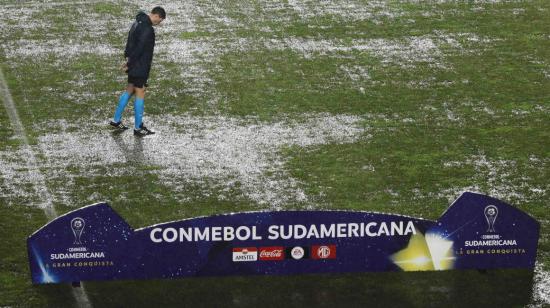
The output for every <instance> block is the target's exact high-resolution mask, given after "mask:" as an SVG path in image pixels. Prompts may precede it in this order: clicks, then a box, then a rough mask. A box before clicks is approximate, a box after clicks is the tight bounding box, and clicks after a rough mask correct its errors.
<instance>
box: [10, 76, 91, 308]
mask: <svg viewBox="0 0 550 308" xmlns="http://www.w3.org/2000/svg"><path fill="white" fill-rule="evenodd" d="M0 98H1V99H2V101H3V102H4V107H5V109H6V112H7V114H8V117H9V119H10V123H11V125H12V127H13V129H14V132H15V136H16V137H17V138H19V139H20V140H21V141H22V142H23V144H22V148H23V152H24V153H25V157H26V169H27V172H28V173H29V175H30V178H31V180H32V184H33V187H34V188H35V189H36V192H37V196H38V197H39V198H41V202H40V204H41V208H42V209H43V210H44V212H45V213H46V217H47V218H48V220H52V219H54V218H56V217H57V212H56V210H55V207H54V205H53V201H52V200H53V197H52V195H51V194H50V192H49V191H48V187H47V186H46V179H45V177H44V174H42V172H41V171H40V168H39V165H38V160H37V159H36V155H35V153H34V152H33V150H32V148H31V146H30V143H29V139H28V138H27V133H26V131H25V127H24V126H23V123H22V122H21V119H20V118H19V114H17V108H16V107H15V104H14V102H13V98H12V97H11V93H10V91H9V89H8V84H7V83H6V79H5V78H4V73H3V72H2V69H1V68H0ZM71 289H72V293H73V296H74V298H75V300H76V303H77V305H78V307H92V304H91V302H90V299H89V298H88V295H87V294H86V291H85V290H84V285H83V284H82V287H81V288H71Z"/></svg>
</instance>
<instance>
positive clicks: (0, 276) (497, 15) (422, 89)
mask: <svg viewBox="0 0 550 308" xmlns="http://www.w3.org/2000/svg"><path fill="white" fill-rule="evenodd" d="M351 2H353V3H358V4H360V5H365V6H366V5H367V3H366V2H362V1H351ZM3 3H6V4H13V5H23V6H24V5H26V4H17V3H19V1H7V2H6V1H4V2H3ZM28 3H31V1H27V4H28ZM33 3H34V2H33ZM196 5H197V6H199V7H198V8H197V10H196V11H192V10H191V11H186V13H188V14H189V16H187V15H186V16H185V17H182V16H178V15H177V14H175V13H174V14H172V12H170V11H169V12H168V18H173V19H172V20H170V22H173V23H174V24H176V25H178V27H176V29H177V30H176V31H172V30H170V28H169V27H167V28H168V30H167V29H165V28H161V29H159V30H157V38H158V40H157V51H158V53H157V54H155V62H154V66H153V70H152V75H151V80H150V84H151V87H150V88H149V89H148V92H147V97H146V117H147V116H150V115H154V116H161V115H167V116H179V115H182V114H186V115H193V116H221V117H228V118H235V119H249V120H250V121H257V122H258V123H276V122H279V121H282V120H294V121H298V122H300V121H302V120H304V119H308V118H309V117H311V116H312V115H318V114H320V113H321V114H328V115H342V114H345V115H354V116H357V117H359V118H360V119H361V121H360V123H361V124H360V125H362V126H363V127H364V129H365V132H364V133H363V135H361V136H359V137H358V140H357V141H355V142H352V143H349V142H348V143H336V142H334V143H328V144H321V145H314V146H309V147H299V146H284V147H282V148H280V149H276V150H274V152H276V153H274V154H277V155H279V157H280V159H281V161H282V162H283V170H284V171H285V172H287V174H288V175H289V176H291V177H293V178H294V179H296V180H297V181H298V182H299V187H300V188H301V189H303V191H304V192H305V193H306V195H307V196H308V198H309V199H310V200H311V201H312V203H314V205H315V206H316V207H317V208H323V209H349V210H364V211H380V212H390V213H396V214H404V215H411V216H418V217H424V218H427V219H436V218H438V217H439V216H440V215H441V213H442V212H443V211H444V210H445V209H446V208H447V207H448V204H449V198H452V197H457V196H458V194H460V192H461V191H460V189H462V188H467V187H477V188H478V189H479V190H480V191H482V192H498V193H500V194H502V195H504V196H506V198H504V199H503V201H507V202H509V203H511V204H513V205H515V206H517V207H519V208H521V209H522V210H524V211H526V212H527V213H529V214H530V215H532V216H533V217H535V218H537V219H538V220H539V221H540V222H541V238H540V241H539V254H538V257H537V262H538V263H540V264H542V266H543V268H544V269H546V270H547V271H548V270H550V223H549V222H550V214H549V212H548V190H549V188H550V186H549V185H550V184H549V181H548V176H549V172H548V170H549V168H548V164H549V162H550V161H549V160H548V157H550V142H549V140H550V133H549V132H550V107H549V106H550V101H549V98H550V78H549V77H548V75H549V74H550V60H548V59H550V39H549V38H550V30H549V29H550V20H549V19H548V18H547V15H548V12H549V10H550V3H549V2H547V1H542V0H540V1H538V0H534V1H522V2H517V3H514V2H511V3H507V2H505V3H497V4H474V3H470V2H458V3H457V2H451V3H439V4H437V3H431V2H422V3H402V2H397V1H396V2H388V3H387V7H386V8H385V9H381V8H378V9H373V14H374V15H373V17H372V18H365V19H362V20H350V19H348V18H346V17H345V15H344V16H342V15H340V14H337V13H327V14H323V15H319V16H313V17H301V16H300V14H299V13H298V12H297V11H295V10H294V9H292V8H291V7H290V5H289V4H288V3H287V2H286V1H284V2H281V3H280V4H278V6H276V5H275V4H274V3H268V2H266V1H250V2H242V1H230V2H224V3H220V2H214V1H204V2H201V3H197V4H196ZM323 5H324V4H323V3H315V2H311V3H310V6H312V7H311V8H310V9H311V10H312V11H313V10H314V9H319V8H322V7H323ZM44 6H45V7H48V5H44ZM25 7H26V9H27V10H28V11H27V12H26V13H25V11H24V10H23V11H21V12H20V13H19V14H6V17H5V23H4V24H3V25H2V26H1V28H2V29H3V30H2V31H1V33H0V39H2V40H3V41H4V42H6V44H10V42H19V41H22V42H25V41H27V40H30V41H33V42H35V43H37V44H39V43H47V42H48V41H52V40H55V39H61V40H63V41H67V42H70V41H72V42H77V43H78V44H82V45H84V46H93V45H94V44H105V45H108V46H110V47H111V48H113V49H116V50H119V51H120V55H119V54H108V55H97V54H93V53H89V52H85V51H84V50H83V51H82V52H80V53H78V54H77V55H74V56H60V55H58V54H56V52H53V51H51V50H50V51H48V50H46V51H45V53H46V56H44V57H37V58H32V57H25V56H21V57H17V58H10V57H8V51H9V50H8V49H7V48H6V49H4V45H3V47H2V48H0V61H1V63H2V64H1V67H2V70H3V72H4V75H5V76H6V79H7V82H8V86H9V88H10V91H11V94H12V96H13V100H14V101H15V103H16V105H17V109H18V112H19V116H20V117H21V120H22V122H23V125H24V126H25V128H26V130H27V135H28V137H29V140H30V142H31V144H32V145H33V149H34V150H35V152H36V155H37V157H38V159H39V161H40V162H44V165H43V166H42V168H41V171H42V172H43V174H44V175H45V176H46V185H47V187H48V189H49V190H50V192H51V193H52V195H53V196H54V204H55V207H56V210H57V211H58V213H59V214H63V213H65V212H68V211H71V210H74V209H75V208H77V207H80V206H84V205H87V204H90V203H94V202H99V201H108V202H110V203H111V205H112V206H113V207H114V208H115V210H116V211H117V212H118V213H120V214H121V216H122V217H124V218H125V219H126V220H127V221H128V222H129V223H130V224H131V225H132V226H133V227H135V228H139V227H143V226H147V225H151V224H155V223H160V222H165V221H171V220H177V219H183V218H188V217H196V216H203V215H212V214H220V213H229V212H240V211H251V210H264V209H268V208H269V207H266V206H264V205H261V204H258V203H257V202H255V201H254V200H251V198H249V197H247V195H246V193H245V191H244V190H245V188H243V187H240V186H239V185H235V186H234V187H232V188H231V189H230V190H229V191H227V190H226V187H220V184H219V182H216V181H215V180H213V179H206V178H205V179H201V180H197V179H190V180H189V181H188V183H187V182H186V183H187V184H186V185H185V187H184V188H182V189H175V188H173V187H171V186H170V185H168V184H167V183H164V182H163V179H162V178H161V177H160V176H159V175H158V171H159V168H160V167H159V165H158V164H154V163H153V162H150V161H148V160H145V159H143V158H140V157H138V156H139V153H138V154H136V153H133V152H132V151H133V149H134V148H133V147H132V146H130V147H129V148H128V149H126V150H125V153H127V155H128V157H130V159H128V161H126V162H123V163H115V164H112V165H100V164H97V163H94V162H86V161H83V162H79V163H77V164H73V165H70V166H65V165H64V164H62V162H57V161H55V158H50V157H46V156H45V155H44V153H42V152H41V148H40V140H41V139H40V138H41V137H44V136H46V135H48V134H55V133H57V132H58V131H56V130H54V131H52V128H51V127H52V126H51V125H53V124H52V123H65V124H66V125H67V126H68V128H65V129H66V132H75V133H81V132H84V131H86V129H89V128H92V129H93V130H96V129H97V127H100V125H101V124H98V123H104V122H106V121H107V119H108V118H109V117H111V115H112V112H113V109H114V107H115V104H116V101H117V96H118V95H119V94H120V92H121V91H122V90H123V88H124V85H125V81H126V80H125V76H124V75H123V74H121V72H120V71H119V70H118V67H119V65H120V64H121V61H122V50H123V48H124V43H125V38H126V35H127V32H126V31H127V29H126V28H125V29H122V30H121V29H119V27H120V25H124V27H126V26H129V24H130V23H131V21H132V19H133V16H135V13H136V11H137V7H135V6H133V5H130V4H127V3H116V2H94V3H92V4H89V5H88V4H84V5H83V4H78V5H68V4H67V5H61V6H56V7H53V8H52V7H50V8H44V9H33V8H32V6H30V5H29V6H25ZM60 10H61V11H63V12H64V13H63V14H60ZM383 10H395V11H398V12H402V13H403V16H397V17H395V18H392V17H391V16H386V15H377V13H380V12H381V11H383ZM2 12H6V11H2ZM426 13H429V14H426ZM25 14H26V15H25ZM22 15H25V16H26V17H27V18H26V19H23V21H21V20H22V19H20V18H22V17H21V16H22ZM90 16H91V17H94V18H97V17H98V16H101V17H102V18H101V19H100V20H93V22H94V23H97V24H95V26H91V28H90V27H88V22H90V20H88V19H87V18H86V17H90ZM226 19H227V20H229V22H228V21H227V20H226ZM32 20H34V21H47V23H45V25H44V27H41V26H40V27H39V26H35V27H30V26H29V25H28V23H30V22H31V21H32ZM37 24H38V25H42V24H41V23H37ZM181 25H184V26H185V27H179V26H181ZM187 25H190V26H189V27H187ZM88 30H93V31H88ZM411 37H417V38H427V39H431V40H432V41H433V42H434V43H435V44H436V45H437V47H438V51H439V54H437V55H434V61H433V62H432V63H430V62H425V61H416V60H414V59H413V61H412V62H410V63H408V64H409V65H408V66H404V65H403V63H400V61H399V60H394V61H389V62H386V61H384V60H385V58H384V56H385V54H384V52H383V51H382V52H375V51H370V50H357V49H352V50H349V51H342V50H341V51H334V52H331V51H325V52H319V51H312V52H309V53H307V54H304V53H302V52H301V51H299V50H291V49H288V48H279V49H269V48H266V45H265V43H266V42H269V41H270V40H274V41H276V42H280V41H282V40H284V39H295V40H304V41H327V42H333V44H334V45H335V46H339V47H350V48H351V47H353V46H354V45H356V44H357V42H358V41H359V42H370V41H371V40H378V39H381V40H384V42H386V43H387V44H405V45H406V44H407V42H408V40H409V39H411ZM446 38H450V40H449V41H446ZM474 38H478V39H479V40H478V41H476V40H475V39H474ZM485 39H487V40H488V41H487V42H485V41H484V40H485ZM240 40H242V41H240ZM453 40H454V42H453ZM177 41H181V42H183V43H182V44H188V45H189V46H195V45H197V44H198V45H199V46H200V44H202V43H205V44H212V46H213V47H212V50H201V49H199V50H195V51H193V52H191V54H189V55H186V56H188V57H189V59H187V60H189V62H185V63H180V62H177V61H174V60H171V58H170V57H167V55H166V54H162V53H161V51H162V48H161V47H162V44H170V43H174V42H177ZM242 42H245V43H242ZM232 43H233V44H234V45H231V44H232ZM86 44H88V45H86ZM457 44H458V45H459V46H460V47H456V45H457ZM405 45H404V46H405ZM6 46H8V45H6ZM9 46H12V45H9ZM186 46H187V45H186ZM224 46H225V49H224ZM227 46H238V47H239V48H238V49H232V48H227ZM12 47H13V46H12ZM218 48H219V49H218ZM191 50H192V49H191ZM434 62H437V63H439V64H441V65H434ZM357 68H361V70H359V69H357ZM350 71H351V74H349V73H348V72H350ZM190 72H191V73H190ZM184 73H185V74H184ZM130 110H131V109H130ZM126 115H127V116H130V115H131V111H127V114H126ZM56 125H57V124H56ZM53 127H57V126H55V125H54V126H53ZM153 128H154V125H153ZM174 128H175V129H176V130H177V131H178V132H181V133H186V130H185V128H186V126H185V123H183V124H181V123H176V124H174ZM13 134H14V132H13V128H12V127H11V125H10V121H9V118H8V117H7V114H6V112H5V110H3V106H2V105H0V152H1V153H0V154H3V155H4V156H5V157H7V158H9V159H10V160H11V161H12V162H16V163H18V164H19V163H20V164H21V168H19V169H18V172H21V173H22V174H24V173H25V172H26V168H27V166H26V165H25V157H18V156H17V154H16V153H17V152H16V151H17V150H18V149H19V146H20V145H21V142H20V141H19V140H17V139H16V138H14V136H13ZM105 136H106V137H105V138H107V139H106V140H110V138H116V136H110V135H108V133H106V135H105ZM98 142H100V141H98ZM10 155H12V156H10ZM132 155H134V156H135V157H134V156H132ZM0 159H2V156H0ZM56 163H58V164H56ZM0 170H2V169H1V168H0ZM111 170H119V171H121V172H119V173H117V174H116V175H114V176H110V175H109V174H110V173H109V171H111ZM0 175H1V177H0V188H2V191H1V192H0V234H2V237H1V239H2V240H1V244H2V245H1V247H2V248H0V260H1V261H0V306H24V307H26V306H34V307H43V306H51V307H60V306H68V305H72V304H73V302H74V299H73V297H72V295H71V292H70V290H69V287H68V286H63V285H62V286H32V285H31V284H30V275H29V272H28V265H27V260H26V258H27V255H26V247H25V245H26V243H25V239H26V237H27V236H28V235H30V234H31V233H32V232H33V231H34V230H36V229H37V228H39V227H40V226H41V225H43V224H44V223H46V217H45V215H44V213H43V211H42V210H40V209H38V208H35V207H32V206H31V205H32V204H37V203H39V202H40V198H41V196H39V195H37V194H36V193H35V192H34V189H33V187H32V185H31V184H28V183H27V184H26V186H24V185H23V186H22V187H21V188H22V190H23V191H25V192H26V193H25V194H24V195H20V196H18V195H17V194H14V193H13V192H10V191H9V188H8V185H7V184H8V183H11V182H10V181H12V180H13V179H11V178H9V177H8V176H5V175H3V174H2V173H0ZM143 183H146V184H147V185H142V184H143ZM536 190H542V191H543V193H540V192H537V191H536ZM4 191H6V193H3V192H4ZM221 192H223V195H224V196H225V199H223V200H221V199H220V198H218V197H217V196H218V195H219V194H220V193H221ZM67 200H72V201H73V202H68V201H67ZM302 207H303V204H301V203H296V204H285V205H284V206H283V208H284V209H296V208H298V209H300V208H302ZM532 283H533V281H532V275H531V274H530V273H526V272H523V271H490V272H489V273H478V272H475V271H463V272H444V273H406V274H405V273H367V274H342V275H330V276H329V275H306V276H299V277H225V278H200V279H182V280H173V281H160V280H152V281H122V282H89V283H86V291H87V293H88V295H89V297H90V299H91V301H92V303H93V304H94V306H96V307H120V306H131V307H139V306H153V305H161V306H181V305H193V306H226V305H229V306H258V305H263V304H265V303H269V304H270V305H290V306H306V305H311V304H314V305H321V306H328V305H338V306H341V305H347V306H381V305H388V303H390V304H391V305H393V306H414V307H426V306H474V307H476V306H505V307H522V306H526V305H527V304H529V303H533V299H532V290H531V287H532ZM535 304H541V303H536V302H535Z"/></svg>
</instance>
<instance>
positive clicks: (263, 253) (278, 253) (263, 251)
mask: <svg viewBox="0 0 550 308" xmlns="http://www.w3.org/2000/svg"><path fill="white" fill-rule="evenodd" d="M283 251H284V248H283V247H261V248H260V260H283V259H284V258H285V256H284V254H283Z"/></svg>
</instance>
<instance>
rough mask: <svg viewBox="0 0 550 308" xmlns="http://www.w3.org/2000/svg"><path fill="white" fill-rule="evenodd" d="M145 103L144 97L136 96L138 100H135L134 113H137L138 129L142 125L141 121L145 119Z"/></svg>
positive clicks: (136, 126)
mask: <svg viewBox="0 0 550 308" xmlns="http://www.w3.org/2000/svg"><path fill="white" fill-rule="evenodd" d="M143 105H144V104H143V98H139V97H136V100H135V101H134V113H135V115H136V120H135V122H134V127H135V128H136V129H139V128H140V127H141V123H142V121H143V109H144V106H143Z"/></svg>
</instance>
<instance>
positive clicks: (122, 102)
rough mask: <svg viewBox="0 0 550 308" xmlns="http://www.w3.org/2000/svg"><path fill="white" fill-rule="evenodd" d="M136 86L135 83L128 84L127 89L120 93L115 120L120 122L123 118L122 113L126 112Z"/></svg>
mask: <svg viewBox="0 0 550 308" xmlns="http://www.w3.org/2000/svg"><path fill="white" fill-rule="evenodd" d="M134 90H135V87H134V85H133V84H131V83H130V84H128V86H127V87H126V91H124V93H122V95H120V97H119V99H118V106H117V108H116V110H115V116H114V117H113V122H115V123H119V122H120V121H121V119H122V113H123V112H124V108H126V105H127V104H128V101H129V100H130V98H131V97H132V95H133V94H134Z"/></svg>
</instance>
